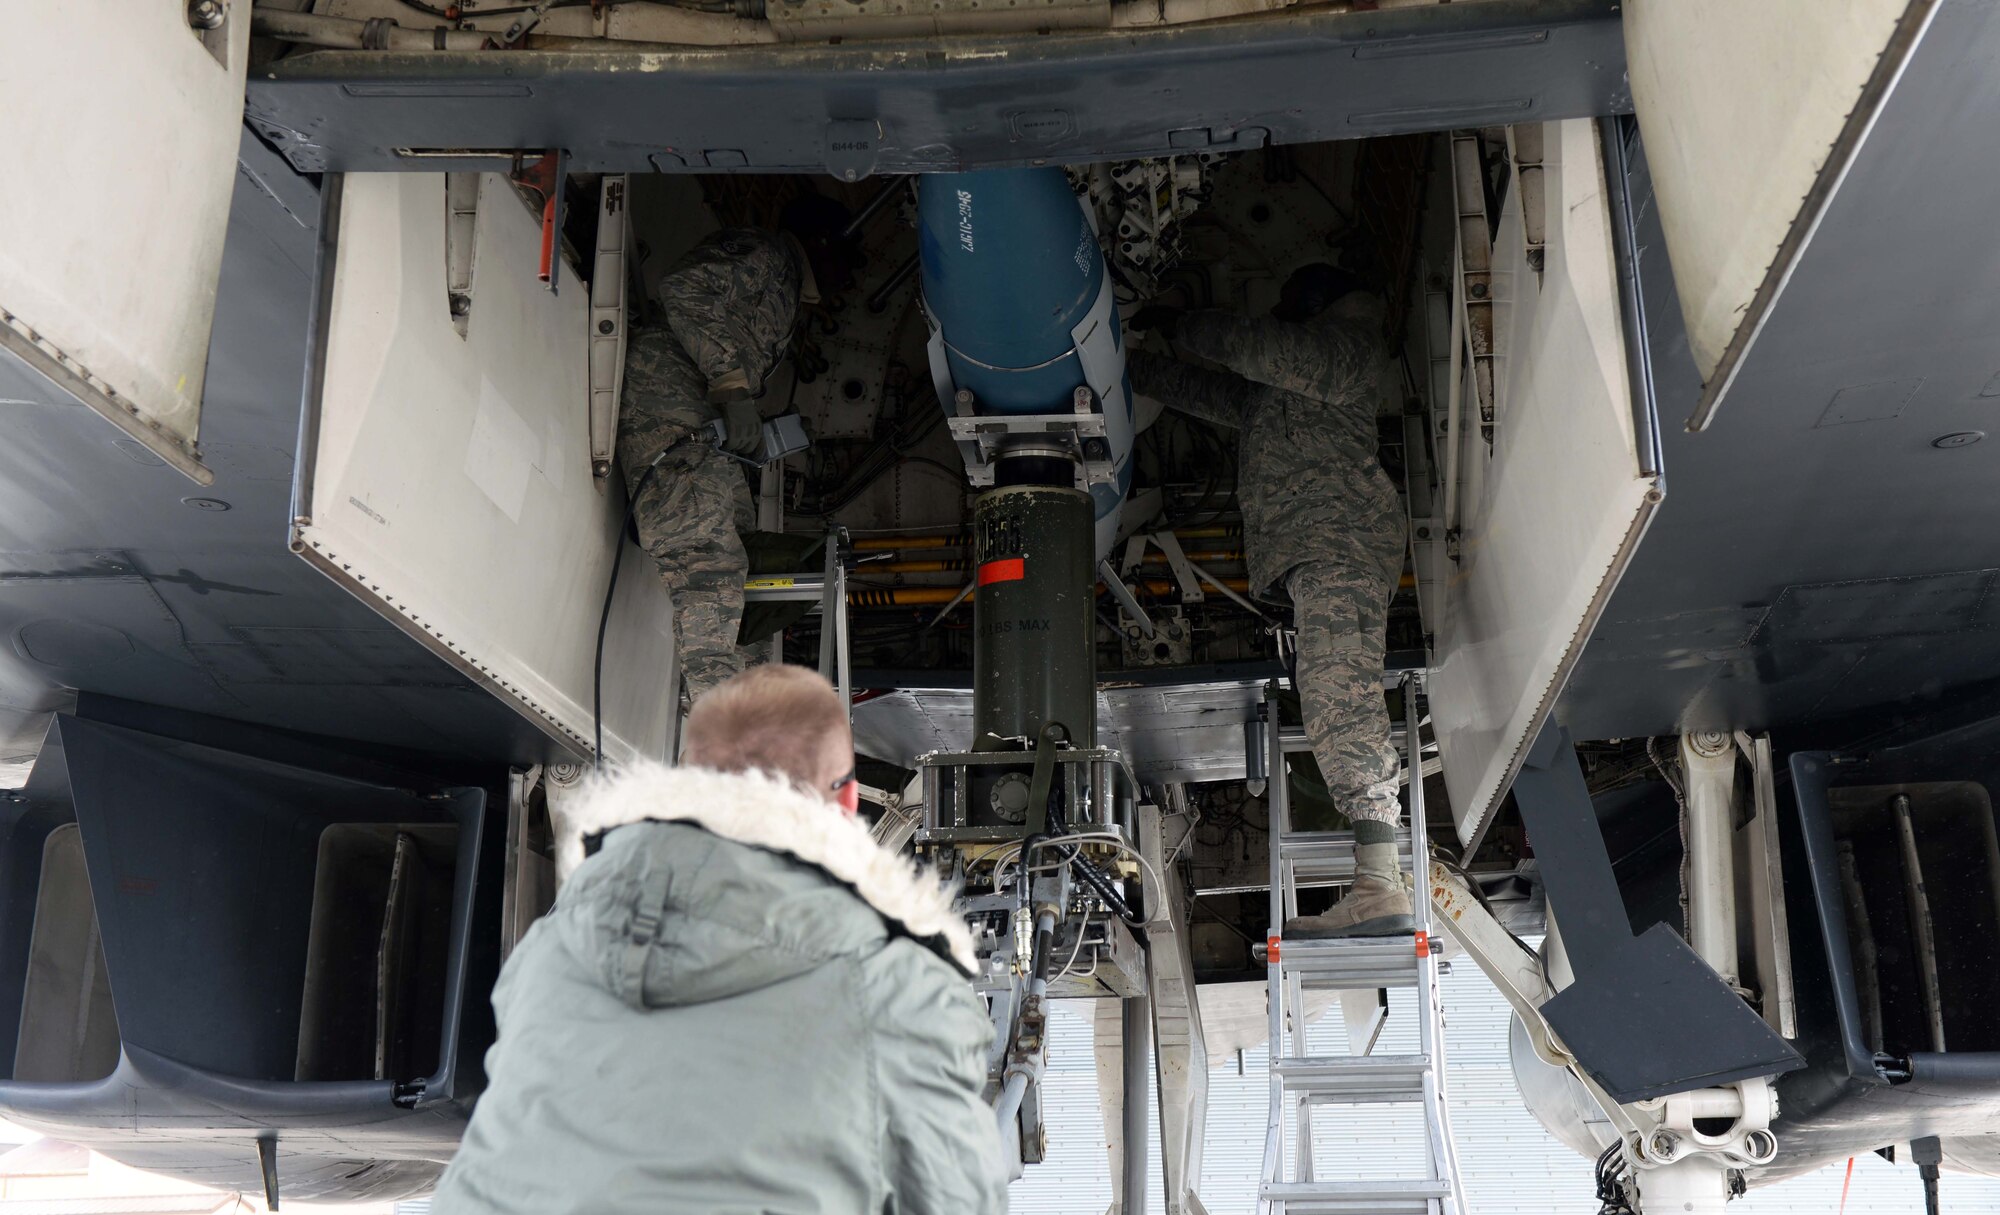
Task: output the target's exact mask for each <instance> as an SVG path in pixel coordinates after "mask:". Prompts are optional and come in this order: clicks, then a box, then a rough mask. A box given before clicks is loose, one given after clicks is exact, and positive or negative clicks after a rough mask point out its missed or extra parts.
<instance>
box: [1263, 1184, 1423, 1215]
mask: <svg viewBox="0 0 2000 1215" xmlns="http://www.w3.org/2000/svg"><path fill="white" fill-rule="evenodd" d="M1257 1196H1258V1197H1259V1198H1262V1199H1265V1200H1267V1201H1269V1202H1270V1203H1271V1209H1272V1211H1273V1212H1274V1213H1275V1212H1284V1213H1285V1215H1431V1212H1432V1210H1433V1209H1434V1206H1433V1204H1436V1203H1440V1202H1442V1201H1443V1200H1445V1199H1448V1198H1450V1197H1451V1184H1450V1183H1449V1182H1444V1181H1282V1182H1266V1183H1265V1184H1264V1185H1262V1186H1260V1187H1259V1188H1258V1195H1257Z"/></svg>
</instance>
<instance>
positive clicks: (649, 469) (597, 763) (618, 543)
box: [590, 440, 686, 772]
mask: <svg viewBox="0 0 2000 1215" xmlns="http://www.w3.org/2000/svg"><path fill="white" fill-rule="evenodd" d="M685 441H686V440H682V442H685ZM678 446H680V443H674V444H671V445H670V446H668V447H667V448H666V449H665V450H663V451H662V452H660V454H659V455H657V456H654V457H653V462H652V463H651V464H648V465H647V466H646V471H645V472H642V473H640V474H639V480H638V481H637V482H635V483H634V484H633V486H632V496H631V497H630V498H629V499H628V500H627V501H626V503H625V513H624V514H622V515H620V516H619V518H618V536H617V539H616V540H615V541H614V542H613V543H612V547H611V579H610V581H609V583H608V584H606V586H605V588H604V610H603V611H602V612H599V613H598V616H597V657H596V659H595V661H594V662H593V663H592V664H591V672H590V719H591V728H592V730H593V731H594V732H595V735H596V743H595V747H596V749H595V750H594V751H593V752H592V753H591V759H590V768H591V771H593V772H598V771H602V770H603V768H604V635H605V633H606V632H608V631H609V630H610V627H611V600H612V598H613V597H614V596H616V595H617V593H618V569H619V567H620V566H622V565H623V564H625V529H626V528H628V527H631V526H632V520H633V518H634V516H636V515H637V513H638V510H639V499H640V498H641V497H642V496H644V495H645V492H646V487H647V486H649V485H651V484H652V483H653V474H654V473H656V472H658V471H659V470H660V461H662V460H664V459H666V458H667V452H669V451H672V450H673V449H674V448H675V447H678Z"/></svg>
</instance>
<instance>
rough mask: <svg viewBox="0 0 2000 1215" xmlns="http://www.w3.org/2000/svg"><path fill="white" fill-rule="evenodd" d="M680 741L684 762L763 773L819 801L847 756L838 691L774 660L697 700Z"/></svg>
mask: <svg viewBox="0 0 2000 1215" xmlns="http://www.w3.org/2000/svg"><path fill="white" fill-rule="evenodd" d="M683 740H684V741H683V745H682V748H681V759H682V762H684V763H687V764H692V765H694V766H696V767H701V768H712V769H714V770H716V771H718V772H749V771H753V770H760V771H764V772H769V773H771V774H773V775H775V776H779V777H783V778H785V779H787V780H790V781H791V782H792V783H793V784H795V785H798V786H799V787H800V788H801V789H805V790H810V791H812V792H814V793H817V794H819V795H820V796H825V788H824V786H826V785H827V784H828V782H830V781H832V780H836V779H838V778H839V777H840V776H841V775H842V774H843V773H844V772H845V771H846V770H847V767H848V762H849V758H850V757H851V756H852V753H853V739H852V737H851V736H850V735H849V733H848V727H847V709H846V706H844V705H842V704H841V703H840V693H838V692H836V691H834V689H833V685H832V684H830V683H828V682H827V681H826V679H825V678H824V677H822V676H821V675H820V674H819V673H818V672H816V671H811V670H808V669H806V668H805V667H794V666H783V665H780V664H775V663H774V664H767V665H764V666H755V667H751V668H750V669H749V670H747V671H745V672H743V673H742V674H740V675H736V676H732V677H731V678H729V679H728V680H725V681H724V682H723V683H721V684H719V685H717V686H716V687H714V688H713V689H711V690H710V691H709V692H707V693H706V694H705V695H703V696H702V697H701V698H700V699H698V700H696V701H695V702H694V707H693V708H691V709H689V710H688V715H687V724H686V726H685V727H684V733H683Z"/></svg>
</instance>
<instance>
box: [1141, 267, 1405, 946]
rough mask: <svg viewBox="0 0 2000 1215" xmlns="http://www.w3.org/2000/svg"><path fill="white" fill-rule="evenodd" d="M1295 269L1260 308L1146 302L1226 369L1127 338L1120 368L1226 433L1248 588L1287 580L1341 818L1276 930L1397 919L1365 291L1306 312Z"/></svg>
mask: <svg viewBox="0 0 2000 1215" xmlns="http://www.w3.org/2000/svg"><path fill="white" fill-rule="evenodd" d="M1309 269H1311V270H1319V271H1326V272H1327V273H1328V274H1337V272H1332V271H1330V268H1326V267H1313V268H1309ZM1304 273H1306V272H1304V271H1302V272H1301V274H1304ZM1299 281H1300V280H1299V278H1298V276H1295V277H1294V280H1293V282H1292V283H1289V284H1287V291H1286V302H1285V303H1283V304H1281V305H1280V308H1279V309H1278V310H1277V311H1276V312H1274V315H1273V316H1271V317H1268V318H1253V317H1245V316H1238V315H1235V314H1232V313H1227V312H1213V311H1210V312H1191V313H1186V314H1168V313H1164V312H1162V311H1161V310H1149V311H1151V312H1153V313H1154V315H1155V316H1157V317H1158V318H1159V322H1158V323H1157V324H1156V327H1157V328H1159V329H1160V330H1161V331H1162V332H1164V333H1166V334H1167V335H1168V337H1169V339H1170V340H1171V342H1172V344H1173V346H1174V348H1175V350H1176V351H1178V352H1180V353H1184V354H1189V355H1193V356H1195V357H1197V358H1199V359H1202V360H1204V361H1205V362H1208V363H1212V364H1216V365H1219V366H1220V367H1223V368H1227V369H1228V370H1227V371H1214V370H1209V369H1206V368H1202V367H1195V366H1192V365H1190V364H1187V363H1183V362H1180V361H1178V360H1175V359H1169V358H1162V357H1160V356H1158V355H1153V354H1148V353H1145V352H1143V351H1134V352H1133V353H1132V354H1131V355H1130V356H1129V359H1128V362H1127V366H1128V368H1129V369H1130V371H1131V376H1132V387H1133V389H1134V391H1136V392H1139V393H1142V394H1144V395H1146V396H1149V397H1152V398H1153V399H1155V400H1157V401H1160V402H1162V403H1163V404H1166V405H1168V406H1170V407H1172V408H1175V409H1178V410H1180V411H1182V412H1184V413H1187V414H1189V415H1191V416H1193V417H1196V418H1200V419H1202V420H1203V421H1207V422H1211V423H1214V424H1216V425H1219V426H1225V427H1229V428H1231V429H1234V430H1237V431H1238V432H1240V434H1241V440H1240V445H1239V451H1238V457H1237V459H1238V469H1239V476H1238V484H1239V485H1240V486H1241V491H1240V494H1241V498H1242V506H1243V537H1244V549H1245V554H1246V556H1247V558H1248V560H1249V566H1250V585H1251V588H1252V590H1253V591H1255V592H1257V593H1260V594H1261V593H1266V592H1269V591H1270V590H1271V589H1273V588H1275V587H1278V586H1280V585H1282V586H1283V587H1285V588H1286V590H1287V591H1288V592H1289V595H1290V598H1291V601H1292V605H1293V609H1294V612H1295V620H1296V624H1297V627H1298V683H1299V688H1298V691H1299V698H1300V702H1301V706H1302V708H1303V710H1304V716H1305V724H1306V733H1307V736H1308V737H1309V738H1310V739H1311V740H1312V746H1313V755H1314V757H1315V758H1317V759H1318V760H1319V766H1320V772H1321V775H1322V776H1324V777H1325V779H1326V784H1327V789H1328V791H1329V792H1331V793H1332V794H1333V796H1334V799H1335V801H1336V803H1337V804H1338V805H1339V806H1340V808H1341V810H1342V811H1343V812H1345V813H1346V814H1347V816H1348V817H1349V818H1350V819H1351V820H1352V821H1353V822H1354V829H1355V844H1356V854H1357V855H1356V869H1357V876H1356V880H1355V884H1354V887H1353V888H1352V890H1351V891H1350V893H1349V894H1348V896H1347V897H1346V898H1345V899H1343V900H1342V901H1341V903H1340V905H1339V906H1337V907H1335V908H1334V909H1333V911H1331V912H1329V913H1328V914H1327V915H1326V916H1323V917H1310V918H1308V919H1303V920H1294V921H1292V922H1291V923H1288V924H1287V925H1286V926H1285V933H1286V935H1287V936H1294V937H1306V938H1310V937H1313V936H1347V935H1376V934H1385V933H1393V932H1408V931H1410V924H1411V920H1410V902H1409V895H1408V893H1407V891H1406V889H1405V888H1404V885H1403V882H1402V880H1401V878H1400V876H1399V874H1398V868H1397V863H1396V846H1395V824H1396V820H1397V818H1398V816H1399V814H1400V811H1401V807H1400V804H1399V802H1398V800H1397V769H1398V761H1397V758H1396V751H1395V748H1394V747H1393V746H1391V745H1390V742H1389V719H1388V714H1387V711H1386V709H1385V707H1384V704H1383V700H1382V656H1383V648H1384V645H1385V636H1384V633H1385V629H1386V627H1387V623H1388V611H1389V600H1390V597H1391V596H1392V595H1393V594H1394V593H1395V587H1396V582H1397V580H1398V578H1399V577H1400V576H1401V574H1402V570H1403V555H1404V548H1405V545H1406V543H1407V538H1406V529H1405V523H1404V519H1403V510H1402V505H1401V502H1400V500H1399V498H1398V496H1397V493H1396V488H1395V486H1394V485H1393V484H1392V483H1391V482H1390V480H1389V478H1388V476H1387V474H1385V473H1384V472H1383V471H1382V465H1381V462H1380V460H1379V459H1378V458H1377V454H1376V453H1377V439H1376V429H1375V412H1376V410H1375V406H1376V401H1377V399H1378V396H1379V391H1378V385H1379V377H1380V376H1381V374H1382V372H1383V368H1384V366H1385V360H1384V358H1383V353H1382V343H1381V339H1380V334H1381V331H1382V330H1381V316H1382V313H1381V301H1380V299H1379V297H1376V296H1372V295H1367V294H1363V293H1358V292H1350V293H1348V294H1344V295H1341V296H1340V297H1339V298H1338V299H1328V298H1326V296H1327V295H1328V290H1327V288H1325V287H1324V286H1322V287H1321V288H1320V289H1319V295H1320V296H1321V298H1320V299H1319V300H1318V301H1316V302H1317V305H1318V309H1317V310H1316V309H1315V308H1314V302H1315V301H1311V295H1312V292H1310V291H1304V290H1303V289H1302V288H1300V287H1299V286H1298V284H1299ZM1335 290H1337V288H1335ZM1302 294H1303V295H1304V296H1305V297H1306V300H1305V302H1302V301H1301V295H1302ZM1312 313H1316V314H1312ZM1309 314H1311V315H1309ZM1281 315H1283V316H1285V317H1286V319H1280V316H1281ZM1145 319H1146V318H1144V317H1135V318H1134V322H1135V327H1137V326H1138V325H1139V324H1140V323H1141V322H1143V321H1144V320H1145Z"/></svg>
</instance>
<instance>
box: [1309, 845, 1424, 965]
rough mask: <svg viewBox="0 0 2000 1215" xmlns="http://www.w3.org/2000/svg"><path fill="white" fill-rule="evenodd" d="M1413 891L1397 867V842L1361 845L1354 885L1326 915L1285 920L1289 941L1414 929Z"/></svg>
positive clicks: (1389, 934) (1356, 856)
mask: <svg viewBox="0 0 2000 1215" xmlns="http://www.w3.org/2000/svg"><path fill="white" fill-rule="evenodd" d="M1415 930H1416V921H1415V920H1414V919H1413V918H1412V917H1411V913H1410V891H1409V888H1408V887H1407V886H1405V885H1404V883H1403V874H1402V872H1401V870H1399V869H1398V868H1397V867H1396V845H1395V844H1393V843H1388V844H1359V845H1357V846H1356V847H1355V849H1354V885H1352V886H1350V887H1348V889H1347V894H1346V896H1345V897H1343V898H1342V899H1341V900H1340V901H1339V902H1338V903H1335V904H1334V905H1333V907H1332V908H1331V909H1330V910H1328V911H1327V912H1326V913H1324V914H1322V915H1309V916H1300V917H1299V918H1297V919H1292V920H1286V921H1285V939H1286V940H1288V941H1324V940H1329V939H1332V938H1335V937H1393V936H1401V935H1403V934H1404V933H1408V932H1414V931H1415Z"/></svg>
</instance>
